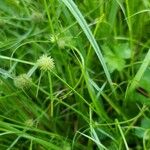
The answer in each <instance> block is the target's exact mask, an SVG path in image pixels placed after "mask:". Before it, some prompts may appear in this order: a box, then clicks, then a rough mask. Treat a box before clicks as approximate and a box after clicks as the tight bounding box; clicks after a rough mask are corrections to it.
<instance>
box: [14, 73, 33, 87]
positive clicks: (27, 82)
mask: <svg viewBox="0 0 150 150" xmlns="http://www.w3.org/2000/svg"><path fill="white" fill-rule="evenodd" d="M31 82H32V80H31V78H30V77H28V76H27V74H21V75H19V76H17V77H15V78H14V84H15V86H16V87H17V88H19V89H28V88H29V87H31Z"/></svg>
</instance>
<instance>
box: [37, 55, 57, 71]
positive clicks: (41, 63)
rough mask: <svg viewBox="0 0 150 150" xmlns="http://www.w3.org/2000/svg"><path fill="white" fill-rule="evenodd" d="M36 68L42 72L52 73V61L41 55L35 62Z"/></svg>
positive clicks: (53, 65)
mask: <svg viewBox="0 0 150 150" xmlns="http://www.w3.org/2000/svg"><path fill="white" fill-rule="evenodd" d="M37 65H38V67H39V68H40V69H41V70H43V71H52V69H53V68H54V67H55V64H54V60H53V58H51V57H50V56H49V57H48V56H47V55H42V56H41V57H40V58H39V59H38V60H37Z"/></svg>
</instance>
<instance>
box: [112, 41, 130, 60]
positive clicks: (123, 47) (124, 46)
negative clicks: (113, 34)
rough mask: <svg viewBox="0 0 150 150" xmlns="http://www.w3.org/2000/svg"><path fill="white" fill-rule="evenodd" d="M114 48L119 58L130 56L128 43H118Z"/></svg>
mask: <svg viewBox="0 0 150 150" xmlns="http://www.w3.org/2000/svg"><path fill="white" fill-rule="evenodd" d="M114 50H115V54H116V55H118V56H119V57H120V58H124V59H129V58H130V57H131V49H130V48H129V44H128V43H119V44H117V45H115V46H114Z"/></svg>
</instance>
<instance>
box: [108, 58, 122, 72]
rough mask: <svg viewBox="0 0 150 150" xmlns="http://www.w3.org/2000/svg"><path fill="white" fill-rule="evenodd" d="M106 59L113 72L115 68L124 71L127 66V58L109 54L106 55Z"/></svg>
mask: <svg viewBox="0 0 150 150" xmlns="http://www.w3.org/2000/svg"><path fill="white" fill-rule="evenodd" d="M105 60H106V63H107V64H108V68H109V70H110V72H113V71H114V70H118V71H122V70H123V68H124V66H125V60H124V59H122V58H119V57H117V56H109V55H108V56H106V57H105Z"/></svg>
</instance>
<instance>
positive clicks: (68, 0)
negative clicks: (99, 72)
mask: <svg viewBox="0 0 150 150" xmlns="http://www.w3.org/2000/svg"><path fill="white" fill-rule="evenodd" d="M61 1H62V2H63V3H64V4H65V5H66V6H67V7H68V9H69V10H70V12H71V13H72V14H73V16H74V17H75V18H76V20H77V22H78V23H79V25H80V26H81V28H82V30H83V31H84V33H85V35H86V36H87V38H88V40H89V42H90V43H91V45H92V47H93V49H94V51H95V53H96V54H97V57H98V59H99V61H100V62H101V64H102V67H103V69H104V72H105V75H106V77H107V80H108V82H109V84H110V86H111V88H112V89H113V87H112V80H111V76H110V73H109V71H108V69H107V66H106V63H105V61H104V57H103V55H102V52H101V50H100V48H99V46H98V44H97V42H96V40H95V38H94V36H93V34H92V32H91V30H90V28H89V27H88V24H87V23H86V21H85V19H84V17H83V15H82V14H81V12H80V10H79V9H78V8H77V6H76V4H75V3H74V2H73V1H72V0H61Z"/></svg>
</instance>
